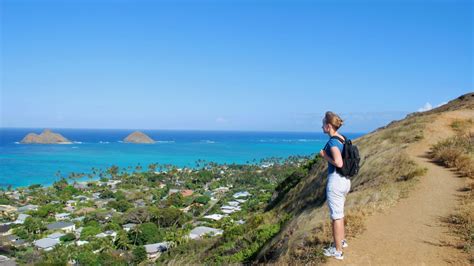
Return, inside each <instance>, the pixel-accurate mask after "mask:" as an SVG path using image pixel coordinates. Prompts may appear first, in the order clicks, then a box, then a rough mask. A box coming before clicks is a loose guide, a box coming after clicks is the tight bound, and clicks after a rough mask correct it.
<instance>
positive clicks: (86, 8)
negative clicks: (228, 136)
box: [0, 0, 474, 132]
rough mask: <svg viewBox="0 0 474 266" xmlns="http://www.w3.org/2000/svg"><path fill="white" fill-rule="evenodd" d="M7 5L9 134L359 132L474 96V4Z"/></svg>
mask: <svg viewBox="0 0 474 266" xmlns="http://www.w3.org/2000/svg"><path fill="white" fill-rule="evenodd" d="M1 3H2V4H1V31H2V32H1V33H2V36H1V37H2V39H1V49H2V50H1V51H2V54H1V63H2V65H1V67H2V68H1V78H2V80H1V121H0V122H1V124H0V126H1V127H53V128H54V127H68V128H139V129H140V128H141V129H148V128H154V129H213V130H272V131H273V130H290V131H319V130H320V121H321V117H322V115H323V113H324V112H325V111H326V110H332V111H335V112H338V113H340V114H341V115H342V116H343V118H344V119H346V121H347V124H346V125H347V126H346V127H345V129H344V130H345V131H353V132H354V131H359V132H360V131H370V130H373V129H374V128H376V127H378V126H381V125H384V124H385V123H387V122H389V121H391V120H393V119H400V118H403V117H404V116H405V115H406V114H407V113H409V112H413V111H417V110H418V109H419V108H421V107H423V106H424V105H425V104H427V103H429V104H430V105H432V106H436V105H438V104H441V103H443V102H446V101H448V100H450V99H453V98H455V97H457V96H459V95H461V94H464V93H466V92H469V91H473V76H474V73H473V42H472V37H473V11H474V10H473V4H472V2H471V1H388V0H386V1H349V0H348V1H226V0H223V1H217V0H216V1H197V0H196V1H131V0H130V1H111V0H110V1H85V0H84V1H79V0H76V1H75V0H70V1H40V0H31V1H22V0H2V1H1Z"/></svg>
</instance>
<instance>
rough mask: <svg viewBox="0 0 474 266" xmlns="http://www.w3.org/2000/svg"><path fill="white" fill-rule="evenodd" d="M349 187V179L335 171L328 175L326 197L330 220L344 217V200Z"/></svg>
mask: <svg viewBox="0 0 474 266" xmlns="http://www.w3.org/2000/svg"><path fill="white" fill-rule="evenodd" d="M350 189H351V180H350V179H347V178H345V177H343V176H341V175H339V174H338V173H337V172H336V171H334V172H333V173H331V174H329V175H328V184H327V186H326V198H327V202H328V206H329V214H330V217H331V219H332V220H337V219H341V218H343V217H344V202H345V201H346V195H347V193H349V190H350Z"/></svg>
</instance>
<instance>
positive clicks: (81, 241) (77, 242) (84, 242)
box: [76, 240, 89, 246]
mask: <svg viewBox="0 0 474 266" xmlns="http://www.w3.org/2000/svg"><path fill="white" fill-rule="evenodd" d="M88 243H89V241H86V240H77V241H76V246H82V245H85V244H88Z"/></svg>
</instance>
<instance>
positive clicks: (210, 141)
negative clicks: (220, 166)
mask: <svg viewBox="0 0 474 266" xmlns="http://www.w3.org/2000/svg"><path fill="white" fill-rule="evenodd" d="M201 142H204V143H209V144H213V143H216V142H215V141H213V140H208V139H205V140H201Z"/></svg>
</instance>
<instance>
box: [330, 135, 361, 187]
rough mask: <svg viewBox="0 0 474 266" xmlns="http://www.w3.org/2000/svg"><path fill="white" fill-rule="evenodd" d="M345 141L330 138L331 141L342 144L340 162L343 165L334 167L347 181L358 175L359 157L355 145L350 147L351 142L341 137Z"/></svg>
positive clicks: (335, 137)
mask: <svg viewBox="0 0 474 266" xmlns="http://www.w3.org/2000/svg"><path fill="white" fill-rule="evenodd" d="M342 136H343V137H344V139H345V140H346V141H344V140H343V139H341V138H340V137H338V136H332V137H331V139H337V140H339V141H340V142H341V143H343V144H344V148H343V149H342V153H341V155H342V161H343V165H342V167H341V168H339V167H336V172H337V173H338V174H340V175H342V176H345V177H347V178H349V179H351V177H353V176H355V175H357V173H359V163H360V156H359V149H358V148H357V146H356V145H352V141H351V140H350V139H348V138H347V137H346V136H344V135H342Z"/></svg>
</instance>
